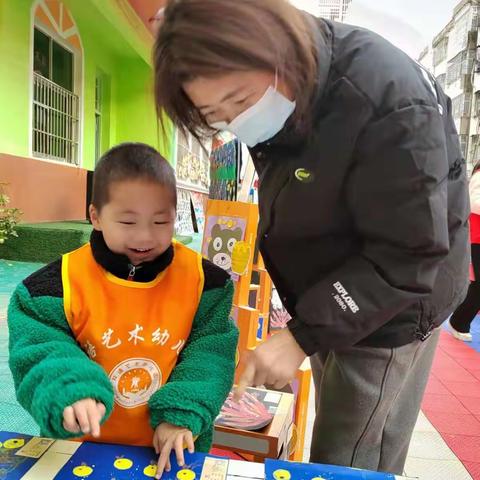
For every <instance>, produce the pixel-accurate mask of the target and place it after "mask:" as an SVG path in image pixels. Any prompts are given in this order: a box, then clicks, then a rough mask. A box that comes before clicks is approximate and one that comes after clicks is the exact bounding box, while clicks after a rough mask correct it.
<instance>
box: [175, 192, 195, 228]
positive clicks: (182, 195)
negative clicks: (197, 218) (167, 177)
mask: <svg viewBox="0 0 480 480" xmlns="http://www.w3.org/2000/svg"><path fill="white" fill-rule="evenodd" d="M190 202H191V200H190V192H189V191H188V190H184V189H183V188H178V189H177V219H176V221H175V233H176V234H177V235H191V234H192V233H193V220H192V208H191V206H190Z"/></svg>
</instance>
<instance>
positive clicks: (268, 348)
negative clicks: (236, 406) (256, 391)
mask: <svg viewBox="0 0 480 480" xmlns="http://www.w3.org/2000/svg"><path fill="white" fill-rule="evenodd" d="M306 357H307V355H306V354H305V352H304V351H303V350H302V349H301V348H300V346H299V345H298V343H297V342H296V340H295V338H294V337H293V335H292V334H291V333H290V330H288V328H285V329H284V330H282V331H280V332H279V333H276V334H275V335H272V336H271V337H270V338H269V339H268V340H267V341H266V342H265V343H263V344H262V345H260V346H259V347H257V348H256V349H255V350H254V351H253V352H251V353H249V355H248V356H247V359H246V362H245V370H244V372H243V374H242V376H241V378H240V381H239V382H238V387H237V390H236V392H235V398H236V399H237V400H238V399H240V398H241V397H242V395H243V394H244V393H245V390H246V389H247V387H251V386H254V387H255V386H259V385H268V386H272V387H273V388H276V389H281V388H283V387H284V386H285V385H286V384H287V383H289V382H290V381H291V380H293V379H294V378H295V375H296V374H297V370H298V368H299V367H300V365H301V364H302V363H303V361H304V360H305V358H306Z"/></svg>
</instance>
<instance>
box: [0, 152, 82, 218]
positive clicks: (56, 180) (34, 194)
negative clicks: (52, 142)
mask: <svg viewBox="0 0 480 480" xmlns="http://www.w3.org/2000/svg"><path fill="white" fill-rule="evenodd" d="M86 177H87V171H86V170H83V169H81V168H76V167H69V166H64V165H61V164H57V163H51V162H44V161H41V160H34V159H32V158H23V157H16V156H13V155H6V154H1V153H0V183H4V182H6V183H8V184H9V185H8V186H7V188H6V190H7V193H8V195H9V196H10V199H11V203H10V206H11V207H16V208H19V209H20V210H22V211H23V216H22V222H54V221H62V220H81V219H84V218H85V202H86V200H85V199H86V188H87V186H86V182H87V180H86Z"/></svg>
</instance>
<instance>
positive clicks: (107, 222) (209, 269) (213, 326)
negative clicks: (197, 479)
mask: <svg viewBox="0 0 480 480" xmlns="http://www.w3.org/2000/svg"><path fill="white" fill-rule="evenodd" d="M176 202H177V198H176V182H175V175H174V172H173V169H172V168H171V167H170V165H169V164H168V163H167V161H166V160H165V159H163V158H162V157H161V156H160V154H159V153H158V152H157V151H155V150H154V149H153V148H151V147H149V146H147V145H144V144H136V143H128V144H122V145H119V146H117V147H115V148H113V149H111V150H110V151H109V152H107V153H106V154H105V155H104V156H103V158H102V159H101V160H100V162H99V163H98V166H97V168H96V170H95V175H94V184H93V198H92V204H91V206H90V217H91V220H92V224H93V226H94V230H93V233H92V236H91V240H90V243H88V244H86V245H84V246H83V247H81V248H80V249H78V250H76V251H74V252H71V253H68V254H66V255H63V257H62V259H61V260H58V261H56V262H54V263H52V264H50V265H48V266H46V267H44V268H42V269H41V270H39V271H38V272H36V273H34V274H33V275H31V276H30V277H28V278H27V279H26V280H24V281H23V283H22V284H20V285H19V286H18V287H17V289H16V291H15V292H14V294H13V297H12V300H11V303H10V307H9V313H8V325H9V329H10V368H11V370H12V373H13V377H14V381H15V388H16V392H17V398H18V400H19V402H20V403H21V405H22V406H23V407H24V408H25V409H26V410H27V411H28V412H30V414H31V415H32V416H33V418H34V419H35V420H36V422H37V423H38V425H39V426H40V428H41V432H42V435H45V436H49V437H54V438H71V437H80V436H84V435H86V437H85V438H86V439H88V440H95V441H101V442H109V443H124V444H129V445H144V446H152V445H153V446H154V448H155V450H156V451H157V453H159V454H160V459H159V465H158V477H157V478H159V476H160V475H161V473H162V472H163V468H164V466H165V467H166V468H167V469H169V463H168V457H169V454H170V451H171V450H172V449H174V450H175V451H176V452H177V458H178V460H179V463H180V465H182V464H183V447H184V446H185V445H186V446H188V448H189V450H190V451H193V448H194V446H193V437H198V438H197V440H196V448H197V450H200V451H208V449H209V447H210V445H211V439H212V431H213V423H214V420H215V417H216V416H217V414H218V412H219V410H220V408H221V406H222V404H223V402H224V400H225V398H226V397H227V395H228V393H229V391H230V388H231V386H232V382H233V373H234V366H235V350H236V344H237V330H236V328H235V326H234V325H233V323H232V322H231V320H229V313H230V309H231V304H232V295H233V286H232V283H231V281H230V280H229V277H228V275H227V274H226V273H225V272H224V271H223V270H222V269H220V268H218V267H216V266H214V265H213V264H212V263H210V262H208V261H207V260H202V258H201V257H200V255H198V254H197V253H195V252H193V251H191V250H190V249H188V248H186V247H184V246H183V245H181V244H179V243H176V242H175V241H172V237H173V229H174V222H175V217H176ZM101 423H103V426H102V428H100V424H101Z"/></svg>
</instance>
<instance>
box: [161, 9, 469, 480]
mask: <svg viewBox="0 0 480 480" xmlns="http://www.w3.org/2000/svg"><path fill="white" fill-rule="evenodd" d="M154 57H155V81H156V88H155V91H156V101H157V108H158V110H159V112H162V111H166V113H167V114H168V115H169V116H170V118H172V119H173V121H174V122H175V124H177V125H178V126H179V127H181V128H186V129H188V130H189V131H191V132H192V133H194V134H196V135H198V136H204V135H208V134H212V133H213V132H214V131H216V130H229V131H231V132H233V133H235V134H236V135H237V136H238V137H239V139H240V140H241V141H243V142H244V143H246V144H247V145H248V146H249V147H250V148H251V153H252V157H253V159H254V162H255V166H256V168H257V170H258V173H259V176H260V187H259V188H260V191H259V203H260V204H259V207H260V217H261V219H260V225H259V239H260V242H259V243H260V249H261V251H262V255H263V257H264V260H265V263H266V265H267V268H268V271H269V273H270V275H271V277H272V279H273V281H274V282H275V284H276V287H277V290H278V291H279V293H280V294H281V297H282V301H283V302H284V304H285V306H286V307H287V308H288V310H289V312H290V314H291V315H292V317H293V320H292V321H291V322H290V324H289V328H288V329H287V330H285V331H283V332H282V333H280V334H277V335H275V336H273V337H272V338H271V339H270V340H269V341H268V342H266V343H265V344H263V345H262V346H261V347H259V348H258V349H257V350H256V351H255V352H254V353H253V354H252V355H251V357H250V359H249V361H248V363H247V366H246V370H245V374H244V377H243V380H242V385H241V388H244V387H245V385H247V384H254V385H259V384H269V385H270V384H271V385H274V386H277V387H281V386H282V385H284V384H285V383H286V382H287V381H288V380H290V379H291V378H292V377H293V376H294V375H295V372H296V369H297V368H298V366H299V365H300V364H301V362H302V361H303V360H304V358H305V356H307V355H308V356H311V361H312V367H313V372H314V377H315V384H316V388H317V418H316V420H315V426H314V435H313V440H312V446H311V460H312V461H314V462H324V463H335V464H341V465H352V466H355V467H360V468H369V469H373V470H383V471H390V472H394V473H401V472H402V469H403V465H404V461H405V457H406V453H407V449H408V444H409V440H410V436H411V432H412V430H413V427H414V424H415V421H416V417H417V414H418V410H419V405H420V401H421V398H422V395H423V391H424V388H425V384H426V381H427V377H428V373H429V370H430V366H431V361H432V357H433V353H434V349H435V345H436V342H437V339H438V334H439V333H438V329H437V327H438V326H439V325H440V324H441V323H442V321H443V320H444V319H445V318H447V317H448V315H449V313H450V312H451V311H453V310H454V308H455V307H456V305H458V304H459V303H460V301H461V300H462V298H463V296H464V293H465V290H466V277H467V269H468V261H467V258H466V257H467V255H466V251H467V235H468V232H467V227H466V224H467V218H468V202H467V199H466V181H465V173H464V169H463V162H462V159H461V154H460V151H459V145H458V140H456V139H455V136H454V132H455V127H454V124H453V121H452V119H451V115H450V102H449V101H448V99H447V98H446V97H445V95H444V94H443V92H442V91H441V89H440V88H439V87H438V86H437V85H436V84H435V82H434V80H433V79H432V78H430V76H429V75H428V73H426V72H424V71H423V70H422V69H421V68H420V67H419V66H418V65H417V64H416V63H415V62H413V61H412V60H411V59H409V58H408V57H407V56H406V55H404V54H403V53H402V52H400V51H398V50H397V49H396V48H394V47H393V46H392V45H390V44H389V43H388V42H386V41H385V40H383V39H382V38H380V37H378V36H376V35H374V34H372V33H371V32H368V31H365V30H361V29H356V28H353V27H350V26H347V25H341V24H337V23H333V22H327V21H324V20H321V19H315V18H313V17H311V16H309V15H307V14H305V13H302V12H300V11H298V10H296V9H295V8H294V7H292V6H291V5H290V4H289V3H288V2H287V1H286V0H242V1H239V0H177V1H172V2H170V4H169V6H168V7H167V9H166V12H165V20H164V24H163V26H162V27H161V29H160V31H159V35H158V38H157V43H156V47H155V54H154Z"/></svg>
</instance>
